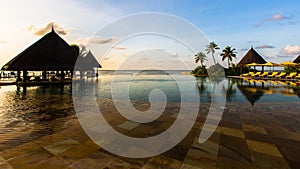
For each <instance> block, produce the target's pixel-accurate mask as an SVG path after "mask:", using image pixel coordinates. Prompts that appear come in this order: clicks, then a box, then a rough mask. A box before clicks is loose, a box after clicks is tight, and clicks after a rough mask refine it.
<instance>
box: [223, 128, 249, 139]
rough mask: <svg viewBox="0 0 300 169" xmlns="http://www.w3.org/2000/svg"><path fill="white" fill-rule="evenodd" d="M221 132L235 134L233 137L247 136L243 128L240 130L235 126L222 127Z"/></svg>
mask: <svg viewBox="0 0 300 169" xmlns="http://www.w3.org/2000/svg"><path fill="white" fill-rule="evenodd" d="M220 133H221V134H224V135H229V136H233V137H239V138H245V134H244V132H243V130H238V129H234V128H228V127H221V131H220Z"/></svg>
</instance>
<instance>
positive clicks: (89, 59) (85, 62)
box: [75, 51, 102, 78]
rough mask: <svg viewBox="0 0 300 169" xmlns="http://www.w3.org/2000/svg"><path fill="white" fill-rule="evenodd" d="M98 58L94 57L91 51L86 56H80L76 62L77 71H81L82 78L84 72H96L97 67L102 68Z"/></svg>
mask: <svg viewBox="0 0 300 169" xmlns="http://www.w3.org/2000/svg"><path fill="white" fill-rule="evenodd" d="M101 67H102V66H101V65H100V64H99V62H98V61H97V59H96V58H95V57H94V55H93V54H92V52H91V51H89V52H88V53H87V54H86V55H85V56H79V57H78V59H77V62H76V66H75V71H80V76H81V78H82V76H83V74H84V72H91V73H92V74H94V71H95V68H96V69H97V70H98V68H101Z"/></svg>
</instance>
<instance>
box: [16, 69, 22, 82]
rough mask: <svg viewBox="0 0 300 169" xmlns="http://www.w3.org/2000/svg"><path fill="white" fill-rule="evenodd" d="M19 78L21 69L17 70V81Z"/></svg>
mask: <svg viewBox="0 0 300 169" xmlns="http://www.w3.org/2000/svg"><path fill="white" fill-rule="evenodd" d="M20 80H21V71H19V70H18V71H17V82H18V81H20Z"/></svg>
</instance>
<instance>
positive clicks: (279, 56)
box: [276, 54, 294, 58]
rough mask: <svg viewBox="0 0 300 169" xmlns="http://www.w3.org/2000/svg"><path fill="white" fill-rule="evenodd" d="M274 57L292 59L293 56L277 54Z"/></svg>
mask: <svg viewBox="0 0 300 169" xmlns="http://www.w3.org/2000/svg"><path fill="white" fill-rule="evenodd" d="M276 57H277V58H293V57H294V56H291V55H279V54H277V55H276Z"/></svg>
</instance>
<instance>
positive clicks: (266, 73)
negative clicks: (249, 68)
mask: <svg viewBox="0 0 300 169" xmlns="http://www.w3.org/2000/svg"><path fill="white" fill-rule="evenodd" d="M268 74H269V72H264V73H263V74H261V75H259V77H265V76H268Z"/></svg>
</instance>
